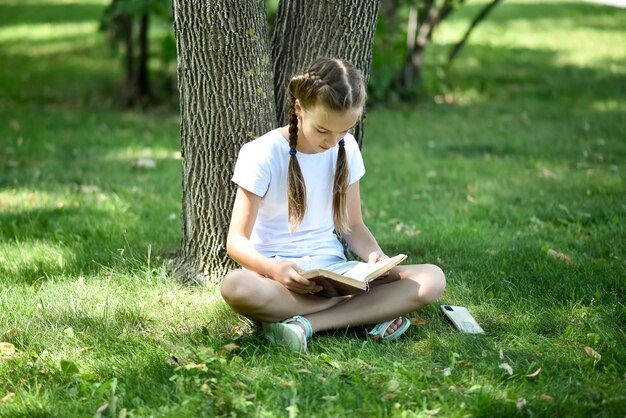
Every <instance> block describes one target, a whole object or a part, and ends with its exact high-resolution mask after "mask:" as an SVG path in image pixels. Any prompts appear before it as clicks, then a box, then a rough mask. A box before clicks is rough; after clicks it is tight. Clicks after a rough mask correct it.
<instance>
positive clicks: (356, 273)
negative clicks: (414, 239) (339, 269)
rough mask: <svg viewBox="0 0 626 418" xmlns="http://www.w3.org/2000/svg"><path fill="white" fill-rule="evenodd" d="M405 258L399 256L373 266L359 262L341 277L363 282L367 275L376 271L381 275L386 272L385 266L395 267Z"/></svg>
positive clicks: (402, 255) (401, 255)
mask: <svg viewBox="0 0 626 418" xmlns="http://www.w3.org/2000/svg"><path fill="white" fill-rule="evenodd" d="M405 258H406V256H405V255H404V254H399V255H397V256H395V257H391V258H386V259H384V260H381V261H379V262H377V263H375V264H368V263H362V262H359V263H358V264H357V265H356V266H354V267H353V268H351V269H350V270H348V271H346V272H345V273H343V275H344V276H347V277H350V278H353V279H355V280H360V281H364V280H365V278H366V277H367V276H368V275H369V274H371V273H374V272H376V271H380V274H382V273H384V272H386V271H387V270H388V269H387V268H386V266H391V265H396V264H398V263H399V262H400V261H402V260H404V259H405Z"/></svg>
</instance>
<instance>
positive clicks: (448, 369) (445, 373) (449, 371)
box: [443, 367, 452, 376]
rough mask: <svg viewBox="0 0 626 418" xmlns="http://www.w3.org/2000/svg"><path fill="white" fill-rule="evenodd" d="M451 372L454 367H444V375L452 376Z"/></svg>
mask: <svg viewBox="0 0 626 418" xmlns="http://www.w3.org/2000/svg"><path fill="white" fill-rule="evenodd" d="M451 374H452V369H450V368H449V367H446V368H445V369H443V375H444V376H450V375H451Z"/></svg>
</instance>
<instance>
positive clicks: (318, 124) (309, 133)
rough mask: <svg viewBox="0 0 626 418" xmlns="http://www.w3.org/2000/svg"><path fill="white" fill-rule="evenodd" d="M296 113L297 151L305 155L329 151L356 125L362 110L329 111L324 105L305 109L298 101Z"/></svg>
mask: <svg viewBox="0 0 626 418" xmlns="http://www.w3.org/2000/svg"><path fill="white" fill-rule="evenodd" d="M295 111H296V114H297V115H298V116H299V123H298V145H297V147H296V149H297V150H298V151H299V152H302V153H304V154H315V153H318V152H324V151H328V150H329V149H330V148H332V147H334V146H335V145H337V143H338V142H339V141H340V140H341V139H342V138H343V137H344V136H345V135H346V134H347V133H348V131H349V130H350V128H352V127H353V126H354V125H356V123H357V121H358V120H359V117H360V116H361V111H362V109H360V108H357V109H349V110H347V111H345V112H338V111H336V110H330V109H327V108H326V107H325V106H324V105H315V106H312V107H308V108H306V109H305V108H304V107H302V106H301V105H300V102H299V101H298V100H296V103H295Z"/></svg>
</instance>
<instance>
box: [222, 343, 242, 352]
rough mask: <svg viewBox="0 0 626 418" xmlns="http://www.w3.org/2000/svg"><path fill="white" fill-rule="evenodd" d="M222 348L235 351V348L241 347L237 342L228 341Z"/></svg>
mask: <svg viewBox="0 0 626 418" xmlns="http://www.w3.org/2000/svg"><path fill="white" fill-rule="evenodd" d="M222 348H223V349H224V350H226V351H235V350H239V349H240V348H241V347H239V346H238V345H237V344H235V343H230V344H226V345H225V346H224V347H222Z"/></svg>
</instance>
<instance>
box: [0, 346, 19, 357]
mask: <svg viewBox="0 0 626 418" xmlns="http://www.w3.org/2000/svg"><path fill="white" fill-rule="evenodd" d="M16 352H17V350H16V349H15V346H14V345H13V344H11V343H0V360H10V359H12V358H13V356H15V353H16Z"/></svg>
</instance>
